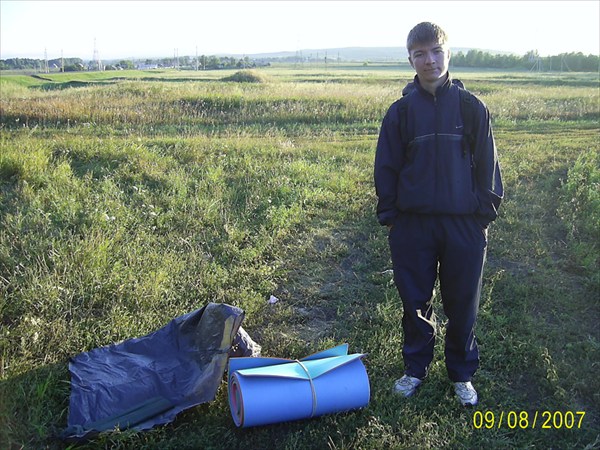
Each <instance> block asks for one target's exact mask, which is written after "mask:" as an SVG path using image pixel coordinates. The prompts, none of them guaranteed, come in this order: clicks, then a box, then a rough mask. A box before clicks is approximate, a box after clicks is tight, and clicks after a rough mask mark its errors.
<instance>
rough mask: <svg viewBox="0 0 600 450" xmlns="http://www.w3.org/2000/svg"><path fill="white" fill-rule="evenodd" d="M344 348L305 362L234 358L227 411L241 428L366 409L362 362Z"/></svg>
mask: <svg viewBox="0 0 600 450" xmlns="http://www.w3.org/2000/svg"><path fill="white" fill-rule="evenodd" d="M364 356H365V355H364V354H360V353H355V354H351V355H348V345H347V344H344V345H340V346H338V347H334V348H332V349H329V350H326V351H324V352H320V353H316V354H314V355H311V356H309V357H306V358H303V359H301V360H289V359H280V358H231V359H230V360H229V382H228V394H229V406H230V409H231V415H232V417H233V421H234V422H235V424H236V425H237V426H238V427H252V426H258V425H267V424H272V423H278V422H286V421H292V420H300V419H308V418H311V417H317V416H321V415H323V414H331V413H337V412H343V411H349V410H352V409H358V408H362V407H365V406H367V405H368V403H369V399H370V386H369V378H368V375H367V371H366V368H365V366H364V364H363V361H362V358H363V357H364Z"/></svg>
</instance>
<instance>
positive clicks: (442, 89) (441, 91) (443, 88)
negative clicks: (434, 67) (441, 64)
mask: <svg viewBox="0 0 600 450" xmlns="http://www.w3.org/2000/svg"><path fill="white" fill-rule="evenodd" d="M413 84H414V86H415V87H416V89H417V90H418V91H419V92H421V93H422V94H424V95H428V96H430V97H433V96H432V95H431V94H430V93H429V92H428V91H426V90H425V88H424V87H423V86H421V82H420V81H419V77H418V76H417V75H415V78H414V80H413ZM451 86H452V76H451V75H450V72H447V73H446V80H444V82H443V83H442V84H441V85H440V86H438V88H437V89H436V91H435V96H436V97H441V96H443V95H445V94H446V93H447V92H448V91H449V90H450V87H451Z"/></svg>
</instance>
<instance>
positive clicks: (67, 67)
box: [0, 58, 86, 72]
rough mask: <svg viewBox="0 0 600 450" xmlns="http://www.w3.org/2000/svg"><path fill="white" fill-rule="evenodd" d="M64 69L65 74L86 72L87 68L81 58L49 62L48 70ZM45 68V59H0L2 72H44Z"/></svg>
mask: <svg viewBox="0 0 600 450" xmlns="http://www.w3.org/2000/svg"><path fill="white" fill-rule="evenodd" d="M63 67H64V71H65V72H77V71H81V70H86V66H85V65H84V63H83V60H82V59H81V58H57V59H49V60H48V70H51V71H53V72H56V71H57V70H62V69H63ZM45 68H46V61H45V60H43V59H31V58H9V59H0V70H39V71H42V72H43V71H44V69H45Z"/></svg>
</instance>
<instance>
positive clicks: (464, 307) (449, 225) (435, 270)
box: [389, 213, 487, 382]
mask: <svg viewBox="0 0 600 450" xmlns="http://www.w3.org/2000/svg"><path fill="white" fill-rule="evenodd" d="M389 244H390V250H391V255H392V262H393V266H394V282H395V284H396V287H397V288H398V292H399V294H400V298H401V300H402V305H403V307H404V314H403V317H402V328H403V330H404V345H403V348H402V356H403V359H404V369H405V373H406V374H407V375H410V376H413V377H417V378H421V379H422V378H424V377H425V376H426V375H427V369H428V367H429V364H430V363H431V361H432V359H433V348H434V343H435V334H436V325H435V315H434V313H433V308H432V304H431V301H432V294H433V289H434V284H435V280H436V278H437V277H438V276H439V280H440V290H441V297H442V304H443V309H444V314H445V315H446V317H447V318H448V324H447V327H446V342H445V351H444V352H445V357H446V369H447V371H448V377H449V378H450V380H452V381H455V382H456V381H470V380H471V378H472V377H473V374H474V373H475V371H476V370H477V368H478V366H479V351H478V349H477V342H476V340H475V332H474V328H475V321H476V319H477V310H478V309H479V297H480V294H481V280H482V274H483V265H484V262H485V256H486V248H487V231H486V230H485V229H483V228H482V226H481V225H480V224H479V223H478V222H477V220H476V218H475V217H474V216H468V215H466V216H460V215H456V216H453V215H427V214H410V213H402V214H400V215H399V217H398V218H397V219H396V222H395V224H394V226H393V227H392V228H391V230H390V233H389Z"/></svg>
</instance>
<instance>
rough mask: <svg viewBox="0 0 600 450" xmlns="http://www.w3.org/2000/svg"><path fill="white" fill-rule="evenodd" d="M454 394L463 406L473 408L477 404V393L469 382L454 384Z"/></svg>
mask: <svg viewBox="0 0 600 450" xmlns="http://www.w3.org/2000/svg"><path fill="white" fill-rule="evenodd" d="M454 392H456V396H457V397H458V400H459V401H460V403H461V404H462V405H463V406H475V405H476V404H477V391H476V390H475V388H474V387H473V385H472V384H471V382H470V381H460V382H458V383H454Z"/></svg>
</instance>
